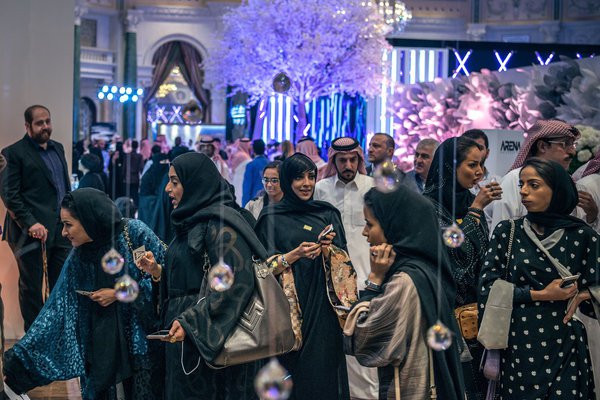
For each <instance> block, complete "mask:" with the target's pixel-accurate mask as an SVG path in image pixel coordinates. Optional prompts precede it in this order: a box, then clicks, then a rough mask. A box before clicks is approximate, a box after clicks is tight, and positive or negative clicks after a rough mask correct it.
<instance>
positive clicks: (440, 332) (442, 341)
mask: <svg viewBox="0 0 600 400" xmlns="http://www.w3.org/2000/svg"><path fill="white" fill-rule="evenodd" d="M427 345H428V346H429V347H431V348H432V349H433V350H435V351H442V350H446V349H448V348H449V347H450V346H451V345H452V332H450V329H448V327H447V326H446V325H444V324H443V323H442V322H441V321H439V320H438V321H437V322H436V323H435V324H434V325H433V326H432V327H431V328H429V329H428V330H427Z"/></svg>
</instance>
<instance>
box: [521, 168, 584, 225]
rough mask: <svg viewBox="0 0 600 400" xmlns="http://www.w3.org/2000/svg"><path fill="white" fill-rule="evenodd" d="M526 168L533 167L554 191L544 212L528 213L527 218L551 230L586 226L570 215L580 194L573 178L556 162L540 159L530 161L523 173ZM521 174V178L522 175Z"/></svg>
mask: <svg viewBox="0 0 600 400" xmlns="http://www.w3.org/2000/svg"><path fill="white" fill-rule="evenodd" d="M526 167H532V168H534V169H535V171H536V172H537V173H538V175H540V177H541V178H542V179H543V180H544V182H546V184H547V185H548V186H550V188H551V189H552V200H550V205H549V206H548V209H547V210H546V211H544V212H528V213H527V215H526V216H525V218H527V219H528V220H529V221H531V222H533V223H536V224H538V225H541V226H544V227H548V228H551V229H562V228H574V227H579V226H584V225H586V223H585V222H584V221H582V220H581V219H579V218H577V217H574V216H572V215H570V214H571V213H572V212H573V210H574V209H575V207H576V206H577V203H578V202H579V194H578V193H577V187H576V186H575V182H573V179H572V178H571V176H570V175H569V174H568V173H567V171H565V169H564V168H563V167H562V166H561V165H560V164H559V163H557V162H555V161H548V160H542V159H540V158H530V159H528V160H527V161H526V162H525V164H524V165H523V168H521V172H522V171H523V169H525V168H526ZM521 172H519V178H520V175H521Z"/></svg>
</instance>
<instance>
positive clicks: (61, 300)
mask: <svg viewBox="0 0 600 400" xmlns="http://www.w3.org/2000/svg"><path fill="white" fill-rule="evenodd" d="M60 216H61V220H62V222H63V224H64V227H63V231H62V235H63V236H65V237H66V238H68V239H69V240H70V241H71V244H72V245H73V250H72V251H71V253H70V254H69V257H68V258H67V260H66V261H65V265H64V266H63V269H62V272H61V274H60V277H59V279H58V281H57V283H56V285H55V287H54V289H53V290H52V293H50V297H49V298H48V300H47V301H46V303H45V304H44V308H42V311H41V312H40V314H39V315H38V316H37V318H36V319H35V321H34V322H33V324H32V325H31V327H30V328H29V330H28V331H27V333H26V334H25V336H24V337H23V338H22V339H21V340H19V341H18V342H17V343H16V344H15V345H14V346H13V347H12V348H11V349H10V350H8V351H7V352H6V354H5V355H4V360H5V362H4V372H5V382H6V384H7V385H8V387H9V388H10V391H9V390H7V393H8V394H9V397H10V396H13V397H11V398H16V399H18V398H21V397H20V396H18V394H21V393H26V392H27V391H29V390H31V389H33V388H35V387H37V386H43V385H48V384H49V383H51V382H53V381H58V380H67V379H71V378H75V377H79V378H80V382H81V395H82V397H83V399H84V400H88V399H89V400H92V399H93V400H99V399H101V400H105V399H106V400H108V399H113V398H116V396H117V385H118V384H121V385H122V386H123V391H124V394H125V398H126V399H128V400H129V399H140V400H142V399H144V400H146V399H160V398H162V385H160V383H159V382H160V380H159V379H157V378H158V377H159V376H161V373H160V369H161V367H162V362H161V358H160V357H159V354H160V347H159V346H158V343H152V342H149V341H148V340H147V339H146V335H147V334H149V333H151V332H153V331H155V330H156V328H157V326H158V315H157V313H156V304H155V302H154V289H153V286H155V283H154V282H153V279H152V278H154V281H155V280H156V279H157V278H159V277H160V267H157V269H156V270H155V271H154V274H153V275H151V274H146V273H143V272H142V271H141V270H140V269H138V267H137V266H136V264H135V262H134V255H133V250H135V249H139V248H140V247H141V246H144V248H145V249H146V250H148V251H151V252H152V253H153V254H155V257H156V260H157V262H158V264H163V259H164V254H165V250H166V246H165V245H164V243H162V242H161V241H160V239H158V237H157V236H156V235H155V234H154V232H152V231H151V230H150V229H149V228H148V227H147V226H146V225H144V224H143V223H142V222H139V221H137V220H127V219H124V218H122V216H121V213H120V212H119V210H118V209H117V207H116V206H115V204H114V203H113V202H112V201H111V200H110V198H109V197H108V196H107V195H106V194H105V193H104V192H101V191H99V190H97V189H92V188H83V189H78V190H75V191H74V192H71V193H68V194H67V195H66V196H65V198H64V199H63V201H62V204H61V210H60ZM113 247H114V248H115V249H116V250H117V251H118V252H119V254H121V255H122V256H123V259H124V262H125V264H126V265H127V267H128V273H129V275H130V276H131V277H132V278H133V279H135V280H136V281H137V283H138V285H139V294H138V296H137V298H136V299H135V301H133V302H129V303H122V302H119V301H117V298H116V295H115V289H114V286H115V281H116V279H118V278H119V277H120V276H122V275H123V274H124V273H125V268H124V269H123V270H122V271H121V272H119V273H117V274H116V275H109V274H108V273H106V272H104V270H103V269H102V268H101V264H102V263H101V259H102V257H103V256H104V255H105V254H106V253H107V252H108V251H109V250H110V249H111V248H113ZM156 289H157V288H156Z"/></svg>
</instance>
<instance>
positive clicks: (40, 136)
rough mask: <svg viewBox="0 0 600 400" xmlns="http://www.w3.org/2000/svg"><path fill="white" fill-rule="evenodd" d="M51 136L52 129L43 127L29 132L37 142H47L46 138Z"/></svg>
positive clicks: (48, 138)
mask: <svg viewBox="0 0 600 400" xmlns="http://www.w3.org/2000/svg"><path fill="white" fill-rule="evenodd" d="M51 136H52V129H44V130H43V131H39V132H32V133H31V138H32V139H33V141H34V142H36V143H38V144H44V143H47V142H48V140H50V137H51Z"/></svg>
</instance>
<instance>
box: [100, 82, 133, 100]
mask: <svg viewBox="0 0 600 400" xmlns="http://www.w3.org/2000/svg"><path fill="white" fill-rule="evenodd" d="M143 94H144V89H142V88H139V89H135V88H130V87H127V86H121V87H118V86H115V85H112V86H108V85H104V86H102V88H101V89H100V90H99V91H98V99H100V100H118V101H120V102H121V103H125V102H127V101H132V102H134V103H136V102H137V101H138V100H139V99H140V98H141V97H142V96H143Z"/></svg>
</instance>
